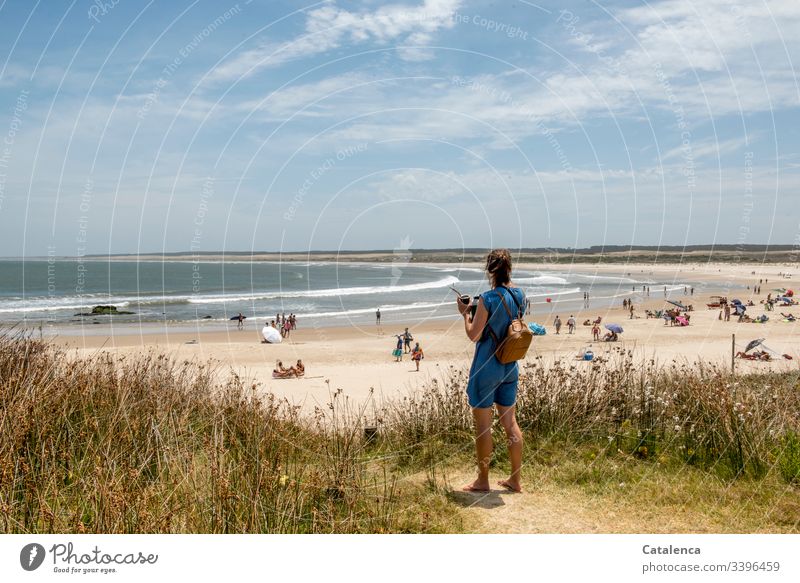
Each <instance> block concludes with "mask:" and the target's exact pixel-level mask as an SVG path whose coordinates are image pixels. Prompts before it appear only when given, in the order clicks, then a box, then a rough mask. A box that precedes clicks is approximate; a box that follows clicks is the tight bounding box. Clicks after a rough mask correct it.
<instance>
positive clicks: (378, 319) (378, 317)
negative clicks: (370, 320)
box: [375, 308, 381, 328]
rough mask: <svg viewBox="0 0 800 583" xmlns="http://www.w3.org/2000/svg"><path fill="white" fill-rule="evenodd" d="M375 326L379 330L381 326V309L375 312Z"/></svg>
mask: <svg viewBox="0 0 800 583" xmlns="http://www.w3.org/2000/svg"><path fill="white" fill-rule="evenodd" d="M375 325H376V326H378V327H379V328H380V325H381V309H380V308H378V309H377V310H375Z"/></svg>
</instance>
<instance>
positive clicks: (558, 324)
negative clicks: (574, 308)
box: [553, 316, 561, 334]
mask: <svg viewBox="0 0 800 583" xmlns="http://www.w3.org/2000/svg"><path fill="white" fill-rule="evenodd" d="M553 326H555V327H556V334H561V318H559V317H558V316H556V319H555V320H553Z"/></svg>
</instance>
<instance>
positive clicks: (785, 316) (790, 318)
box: [781, 312, 795, 322]
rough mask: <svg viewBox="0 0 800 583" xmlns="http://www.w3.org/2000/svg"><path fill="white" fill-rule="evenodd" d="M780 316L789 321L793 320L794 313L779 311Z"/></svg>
mask: <svg viewBox="0 0 800 583" xmlns="http://www.w3.org/2000/svg"><path fill="white" fill-rule="evenodd" d="M781 316H783V317H784V319H786V320H788V321H789V322H794V321H795V317H794V314H784V313H783V312H781Z"/></svg>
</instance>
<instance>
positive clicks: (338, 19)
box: [207, 0, 461, 81]
mask: <svg viewBox="0 0 800 583" xmlns="http://www.w3.org/2000/svg"><path fill="white" fill-rule="evenodd" d="M460 4H461V0H425V1H424V2H423V4H420V5H415V6H409V5H405V4H391V5H387V6H383V7H380V8H378V9H376V10H375V11H372V12H366V11H365V12H350V11H348V10H344V9H342V8H339V7H337V6H336V5H335V4H333V3H331V4H330V5H328V6H323V7H322V8H318V9H315V10H311V11H310V12H308V14H307V15H306V22H305V33H304V34H302V35H300V36H298V37H297V38H295V39H293V40H291V41H289V42H284V43H272V42H266V43H263V44H262V45H260V46H258V47H257V48H254V49H250V50H247V51H244V52H243V53H240V54H239V55H237V56H236V57H234V58H233V59H232V60H230V61H227V62H225V63H223V64H221V65H219V66H218V67H217V68H216V69H214V70H213V71H211V72H210V73H209V74H208V76H207V78H208V79H209V80H210V81H235V80H237V79H241V78H243V77H248V76H250V75H252V74H253V73H255V72H257V71H259V70H261V69H264V68H267V67H277V66H279V65H282V64H284V63H286V62H288V61H292V60H295V59H301V58H305V57H309V56H313V55H319V54H322V53H325V52H327V51H330V50H332V49H335V48H338V47H340V46H342V45H345V44H348V45H350V46H352V45H357V44H361V43H366V42H375V43H378V44H387V43H390V42H404V43H408V44H410V45H425V44H428V43H429V42H430V41H431V39H432V37H433V34H435V33H436V32H437V31H439V30H441V29H446V28H452V27H453V25H454V22H453V14H454V13H455V11H456V9H457V8H458V7H459V5H460ZM401 56H405V57H407V58H409V59H412V60H419V59H420V58H425V55H424V53H422V52H421V51H420V49H418V48H413V47H412V48H408V49H405V50H403V51H402V52H401Z"/></svg>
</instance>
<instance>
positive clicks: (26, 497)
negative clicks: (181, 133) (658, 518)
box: [0, 334, 800, 533]
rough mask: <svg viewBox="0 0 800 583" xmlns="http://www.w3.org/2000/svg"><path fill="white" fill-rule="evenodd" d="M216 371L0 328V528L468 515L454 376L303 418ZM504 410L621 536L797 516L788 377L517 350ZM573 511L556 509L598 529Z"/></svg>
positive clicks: (364, 521)
mask: <svg viewBox="0 0 800 583" xmlns="http://www.w3.org/2000/svg"><path fill="white" fill-rule="evenodd" d="M218 372H219V371H216V370H214V369H212V368H209V367H208V366H207V365H198V364H195V363H189V362H182V363H180V362H175V361H173V360H170V359H169V358H166V357H164V356H159V355H155V354H150V355H142V356H141V357H138V358H135V359H131V360H125V359H112V358H111V357H110V356H107V355H103V354H100V355H98V356H96V357H93V358H89V359H84V360H71V359H67V358H65V355H64V354H63V353H62V352H60V351H59V350H58V349H57V348H55V347H53V346H51V345H47V344H44V343H42V342H40V341H36V340H33V339H31V338H28V337H23V336H19V335H17V336H13V337H12V336H9V335H8V334H6V335H4V336H0V528H2V531H3V532H7V533H8V532H123V533H124V532H214V533H217V532H222V533H224V532H312V533H313V532H442V531H459V530H460V529H461V528H462V527H463V526H462V522H461V520H462V519H464V518H466V519H467V520H468V525H470V526H469V528H470V529H472V528H473V526H472V525H471V523H470V522H469V517H468V516H466V517H465V514H464V511H463V510H462V508H461V506H462V505H463V504H462V503H461V502H460V501H459V500H458V499H456V498H454V497H453V495H452V492H451V491H450V488H449V486H448V485H447V480H446V479H445V477H444V476H446V475H447V474H448V473H451V474H452V472H453V470H454V469H455V468H460V470H458V471H461V472H463V471H465V469H466V468H469V467H470V464H471V455H472V427H471V414H470V411H469V409H468V407H467V405H466V402H465V398H464V394H463V387H464V386H465V384H466V377H465V373H464V372H463V371H459V370H456V369H451V370H449V371H447V373H446V374H445V375H444V377H443V378H442V379H441V380H440V381H438V382H434V383H432V384H431V385H429V386H428V387H427V388H426V389H425V390H423V391H421V392H419V393H417V394H415V395H414V396H411V397H407V398H405V399H403V400H398V401H393V402H387V403H382V404H376V403H370V404H368V405H366V406H364V407H363V408H360V409H358V410H354V409H352V408H351V407H349V406H348V405H347V403H346V402H343V397H342V396H341V395H340V394H333V395H332V396H331V405H330V408H329V409H328V410H324V411H323V410H319V411H317V412H316V414H315V415H313V416H311V417H304V416H301V415H300V414H299V411H298V409H296V408H293V407H291V406H289V405H288V404H287V403H286V402H282V401H278V400H276V399H275V398H274V397H272V396H266V397H265V396H263V394H262V393H261V391H259V390H258V388H257V387H256V386H255V385H253V384H251V383H247V382H245V381H243V380H242V379H240V378H239V377H237V376H235V375H232V376H231V377H230V378H229V379H228V380H227V382H225V383H224V384H222V385H220V384H218V383H217V382H215V380H214V379H215V378H218ZM518 408H519V419H520V424H521V426H522V427H523V430H524V432H525V436H526V444H527V451H526V456H525V459H526V468H525V473H524V478H525V481H526V483H527V484H530V487H529V489H530V490H532V491H534V492H537V491H538V493H539V494H543V493H546V492H550V493H551V494H552V496H551V501H553V500H558V499H560V498H558V496H559V492H560V493H561V494H563V492H570V491H577V492H581V493H582V495H584V496H585V497H586V500H589V501H592V502H591V503H588V502H587V504H586V505H585V506H584V510H583V512H584V516H585V517H592V516H595V515H594V514H593V513H594V512H597V510H596V508H597V506H596V505H595V503H598V502H597V501H600V503H602V505H605V506H606V507H611V508H613V509H614V510H613V513H614V514H616V515H625V516H627V518H628V521H627V522H625V523H624V524H627V525H628V527H626V528H623V529H622V530H626V531H637V530H639V531H648V530H652V528H653V526H652V525H653V516H654V515H659V513H661V515H664V516H667V515H668V516H687V517H690V516H700V517H703V522H702V525H703V527H702V528H699V529H698V528H695V529H692V528H689V527H687V526H686V524H687V523H683V524H684V527H685V528H686V529H688V530H711V531H713V530H714V529H720V530H724V528H723V527H730V528H733V529H734V530H739V531H741V530H749V531H754V530H759V531H781V532H784V531H794V532H796V531H797V530H798V522H797V521H798V520H800V516H797V513H798V508H800V504H798V502H797V500H798V490H797V488H798V482H799V481H800V439H798V435H800V391H798V378H797V375H795V374H785V373H784V374H778V373H770V374H766V375H751V376H737V377H735V378H732V377H730V376H729V375H728V374H727V373H725V372H723V371H721V370H718V369H715V368H713V367H707V368H702V367H701V368H689V367H681V366H677V367H671V368H658V367H656V365H655V363H650V364H649V365H648V366H645V367H644V368H641V369H637V368H635V367H634V366H633V364H632V361H631V359H630V357H629V355H627V354H625V353H619V355H618V357H617V359H616V360H615V361H614V362H609V363H594V364H587V363H556V364H555V365H553V366H549V367H545V366H543V365H542V364H540V363H539V361H532V362H529V363H527V364H526V365H525V366H524V370H523V375H522V380H521V383H520V394H519V403H518ZM365 424H368V425H373V424H374V425H376V426H377V427H378V436H377V437H376V438H375V439H371V440H368V439H365V436H364V431H363V429H364V425H365ZM496 435H497V436H498V437H497V438H498V440H500V439H501V437H500V432H499V431H498V432H496ZM498 445H499V446H500V447H497V448H496V455H495V460H494V462H493V464H494V465H495V466H497V467H498V469H502V468H504V467H505V466H506V465H507V460H506V459H505V457H504V456H505V448H504V447H502V446H501V445H502V444H499V443H498ZM620 484H623V486H620ZM522 500H525V499H524V498H523V499H522ZM537 503H540V502H536V501H535V500H534V501H533V502H532V504H537ZM523 504H524V502H523ZM632 504H633V506H632ZM557 506H558V502H554V504H553V508H556V507H557ZM592 508H595V510H592ZM636 508H647V509H648V511H647V512H639V513H637V512H636V511H635V509H636ZM726 509H728V510H726ZM518 510H519V511H518V512H517V514H516V515H517V516H522V515H524V510H525V509H524V508H521V509H518ZM564 511H565V512H569V511H570V508H564ZM554 512H555V511H554ZM654 513H655V514H654ZM597 516H599V514H598V515H597ZM486 520H490V519H489V518H487V519H486ZM532 520H534V521H535V518H533V519H532ZM587 520H588V522H585V523H580V522H574V523H565V524H572V525H573V527H574V528H575V529H576V530H582V529H583V530H589V531H596V530H598V528H599V530H601V531H603V530H604V528H603V527H602V526H599V527H598V526H597V524H595V523H592V521H591V520H589V518H587ZM522 524H525V523H522ZM581 524H589V525H593V526H587V527H586V528H583V527H582V526H581ZM637 524H638V525H639V526H640V528H636V525H637ZM676 524H678V525H679V524H681V523H680V521H679V522H678V523H676ZM697 524H700V523H697ZM518 526H519V525H517V527H514V528H512V527H511V526H510V525H507V526H505V527H502V526H501V527H500V528H501V529H503V528H507V529H508V530H516V529H518ZM564 528H565V529H567V530H569V526H566V527H564ZM543 529H544V530H545V531H547V527H546V526H544V527H543V525H542V524H534V523H533V522H532V523H530V524H529V525H528V530H531V531H542V530H543ZM490 530H491V529H490ZM672 530H678V531H680V530H682V527H681V526H674V527H673V528H672ZM605 531H616V530H614V529H605Z"/></svg>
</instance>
